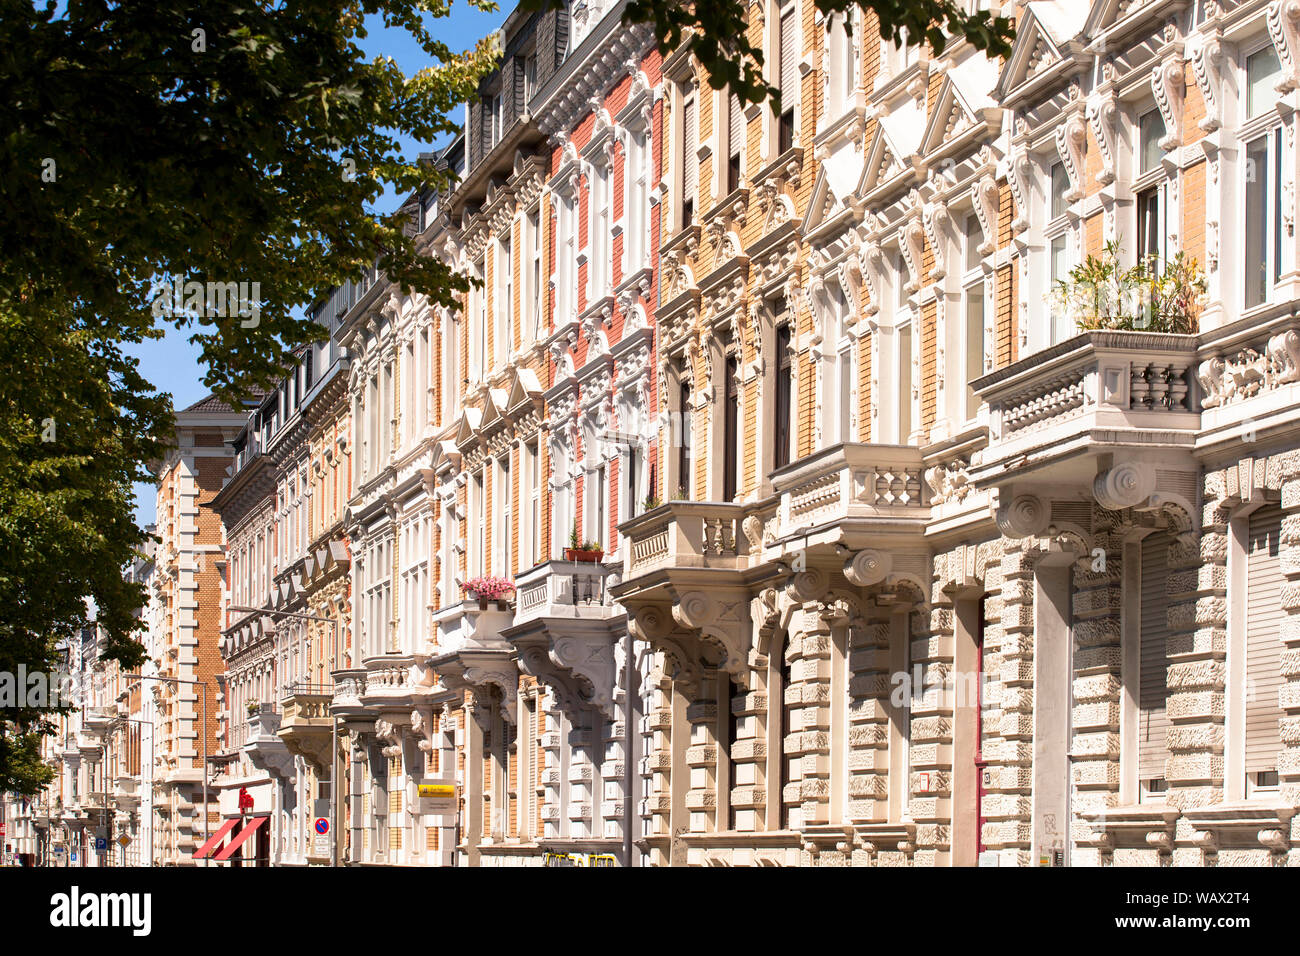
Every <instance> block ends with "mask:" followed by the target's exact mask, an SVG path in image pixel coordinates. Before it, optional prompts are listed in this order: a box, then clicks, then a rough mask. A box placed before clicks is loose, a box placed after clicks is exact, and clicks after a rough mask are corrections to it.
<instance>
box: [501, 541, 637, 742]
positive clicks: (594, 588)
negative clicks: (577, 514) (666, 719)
mask: <svg viewBox="0 0 1300 956" xmlns="http://www.w3.org/2000/svg"><path fill="white" fill-rule="evenodd" d="M621 570H622V566H621V565H618V564H612V565H611V564H601V563H595V562H583V561H547V562H546V563H544V564H539V565H538V566H537V567H535V568H533V569H531V570H530V571H528V572H527V573H525V574H521V575H520V576H519V577H518V578H516V579H515V587H516V596H517V598H518V606H517V609H516V611H515V615H514V623H513V624H512V625H511V626H510V627H508V628H506V629H505V630H504V631H503V632H502V636H503V637H505V638H506V639H507V640H508V641H509V642H510V643H511V644H513V645H514V648H515V650H516V651H517V653H518V658H519V666H520V668H521V669H522V670H523V671H524V672H525V673H528V674H531V675H532V676H533V677H536V678H537V679H538V680H540V681H542V682H543V683H544V684H546V685H547V686H548V687H550V688H551V689H552V690H553V691H554V692H555V693H556V695H557V696H558V697H559V698H560V700H561V701H562V702H563V703H564V705H565V706H574V707H576V706H580V705H583V704H592V705H594V706H596V707H599V708H600V709H601V710H602V711H604V712H605V713H606V714H607V716H609V717H610V718H611V719H612V717H613V714H614V687H615V685H616V683H617V675H616V674H615V664H614V646H615V644H616V642H617V641H618V639H619V637H620V636H621V635H622V634H623V633H624V629H625V627H626V613H625V611H624V610H623V608H622V607H620V606H618V605H617V604H615V603H614V601H613V599H612V597H611V596H610V593H609V585H610V584H611V583H617V582H618V579H619V573H620V571H621Z"/></svg>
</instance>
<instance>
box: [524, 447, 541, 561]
mask: <svg viewBox="0 0 1300 956" xmlns="http://www.w3.org/2000/svg"><path fill="white" fill-rule="evenodd" d="M538 484H539V482H538V474H537V442H528V443H527V444H525V445H524V470H523V475H522V480H521V486H522V487H520V489H519V500H520V502H521V504H520V511H522V512H523V515H522V518H523V520H522V521H521V522H520V528H519V553H520V562H519V563H520V566H521V567H523V568H524V569H525V570H526V569H528V568H531V567H532V566H533V565H534V564H535V563H536V561H537V534H538V527H539V526H538V520H539V505H540V494H541V490H540V489H539V488H538Z"/></svg>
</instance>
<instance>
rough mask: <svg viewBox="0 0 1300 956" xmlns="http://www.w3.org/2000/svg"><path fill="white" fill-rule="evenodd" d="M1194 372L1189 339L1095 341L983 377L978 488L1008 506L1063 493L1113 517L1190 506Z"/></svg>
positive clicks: (1114, 335)
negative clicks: (1090, 500)
mask: <svg viewBox="0 0 1300 956" xmlns="http://www.w3.org/2000/svg"><path fill="white" fill-rule="evenodd" d="M1196 370H1197V345H1196V337H1195V336H1193V335H1170V334H1162V333H1151V332H1111V331H1092V332H1084V333H1082V334H1080V335H1077V336H1075V337H1074V338H1072V339H1069V340H1067V341H1065V342H1061V343H1059V344H1057V345H1054V346H1052V347H1051V348H1048V349H1044V350H1043V351H1041V352H1037V353H1035V354H1033V355H1031V356H1029V357H1027V358H1024V359H1021V360H1020V361H1019V362H1015V363H1013V364H1012V365H1009V366H1007V367H1006V368H1002V369H999V370H998V371H996V372H993V373H992V374H989V375H985V376H984V377H983V378H980V379H977V380H976V381H975V382H974V383H973V385H974V388H975V390H976V392H977V393H978V394H979V396H980V398H981V399H982V400H983V401H984V402H986V403H987V404H988V415H989V419H988V426H989V437H988V447H987V448H986V449H984V451H983V455H982V460H979V459H976V460H974V461H972V463H971V468H970V480H971V482H972V483H973V484H974V485H975V486H976V487H978V488H989V489H997V490H998V492H999V498H1000V506H1004V505H1007V504H1008V503H1009V502H1010V501H1012V500H1014V498H1015V497H1019V496H1021V495H1024V494H1026V493H1028V494H1031V495H1045V496H1046V495H1055V496H1057V497H1060V496H1061V493H1062V492H1065V493H1066V494H1067V495H1074V496H1076V497H1089V496H1095V497H1096V499H1097V500H1098V502H1100V503H1101V504H1102V505H1103V506H1104V507H1107V508H1125V507H1136V506H1139V505H1144V506H1146V505H1150V506H1152V507H1154V506H1155V505H1154V504H1153V503H1152V501H1151V499H1152V498H1153V496H1154V497H1156V498H1159V497H1160V496H1162V495H1166V494H1168V495H1173V496H1174V497H1175V498H1177V499H1181V500H1188V499H1190V500H1191V501H1194V500H1195V481H1196V473H1197V466H1196V462H1195V461H1194V459H1193V458H1192V449H1193V447H1194V445H1195V442H1196V435H1197V432H1198V430H1199V429H1200V427H1201V416H1200V396H1199V388H1198V384H1197V380H1196ZM1157 489H1159V491H1157ZM1008 493H1009V494H1010V497H1008ZM1033 510H1035V509H1031V508H1028V507H1026V508H1022V509H1019V511H1020V512H1022V513H1023V514H1024V515H1027V514H1028V513H1029V512H1030V511H1033ZM1038 510H1041V509H1038ZM1188 510H1193V511H1194V510H1195V509H1194V508H1189V509H1188ZM1004 516H1009V517H1011V518H1014V515H1013V514H1011V513H1010V512H1008V511H1007V510H1006V509H1005V508H1004ZM1013 523H1014V522H1013ZM1020 523H1021V524H1022V525H1024V524H1025V523H1024V522H1023V521H1022V522H1020ZM1030 523H1032V522H1030ZM1025 527H1027V525H1025ZM1004 530H1007V529H1006V528H1004ZM1008 533H1014V531H1008Z"/></svg>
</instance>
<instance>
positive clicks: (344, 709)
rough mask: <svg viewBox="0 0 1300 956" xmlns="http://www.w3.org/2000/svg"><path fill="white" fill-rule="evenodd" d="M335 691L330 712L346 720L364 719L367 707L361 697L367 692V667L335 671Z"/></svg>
mask: <svg viewBox="0 0 1300 956" xmlns="http://www.w3.org/2000/svg"><path fill="white" fill-rule="evenodd" d="M330 679H331V680H332V681H333V682H334V693H333V696H332V697H331V699H330V713H331V714H333V715H335V716H337V717H339V718H340V719H342V720H344V721H352V720H357V719H364V718H365V717H366V707H365V705H364V704H363V703H361V698H362V697H364V696H365V693H366V669H365V668H364V667H353V668H348V669H346V670H338V671H333V672H332V673H331V674H330Z"/></svg>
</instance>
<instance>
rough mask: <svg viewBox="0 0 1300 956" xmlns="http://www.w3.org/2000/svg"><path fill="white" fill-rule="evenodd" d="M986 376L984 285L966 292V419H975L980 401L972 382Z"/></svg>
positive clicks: (981, 284) (972, 287)
mask: <svg viewBox="0 0 1300 956" xmlns="http://www.w3.org/2000/svg"><path fill="white" fill-rule="evenodd" d="M983 374H984V283H983V282H981V283H979V284H977V285H973V286H971V287H970V288H968V289H967V290H966V417H967V418H974V417H975V413H976V412H977V411H978V410H979V405H980V403H979V399H978V398H976V397H975V389H973V388H971V384H970V383H971V382H973V381H975V379H977V378H979V377H980V376H981V375H983Z"/></svg>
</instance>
